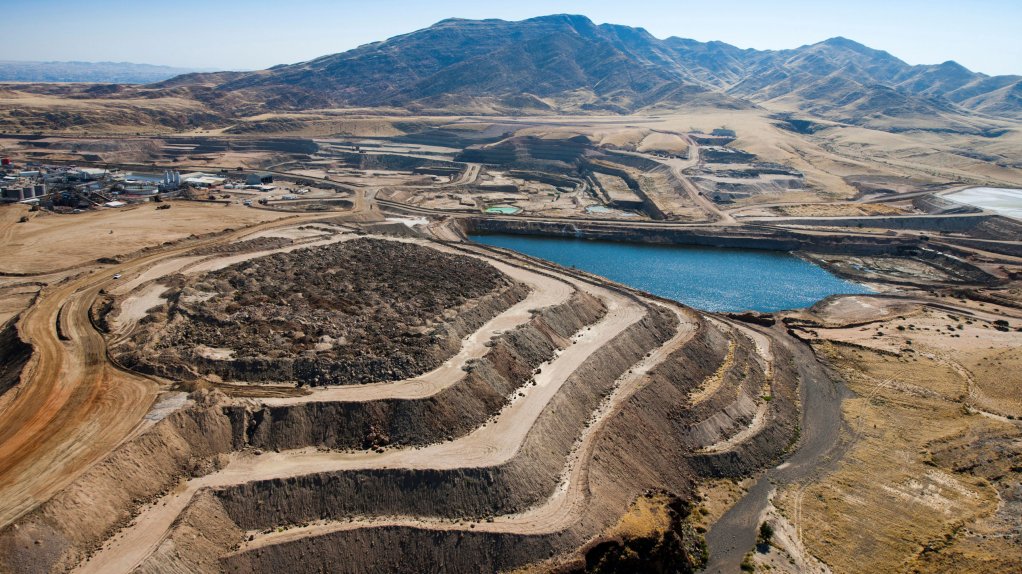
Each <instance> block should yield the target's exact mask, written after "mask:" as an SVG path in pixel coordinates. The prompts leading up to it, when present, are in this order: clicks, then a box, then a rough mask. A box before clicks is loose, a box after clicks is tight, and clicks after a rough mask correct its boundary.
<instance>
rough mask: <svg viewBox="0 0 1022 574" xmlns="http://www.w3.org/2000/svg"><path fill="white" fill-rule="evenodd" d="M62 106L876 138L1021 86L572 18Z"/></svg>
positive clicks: (837, 43) (864, 56)
mask: <svg viewBox="0 0 1022 574" xmlns="http://www.w3.org/2000/svg"><path fill="white" fill-rule="evenodd" d="M29 89H30V90H31V89H35V90H38V91H42V92H43V93H46V94H51V95H58V94H60V92H58V91H57V90H55V89H53V88H46V87H39V88H29ZM62 95H63V97H71V98H101V99H107V100H124V99H132V100H133V101H143V100H147V101H155V100H157V99H159V98H173V101H174V102H182V101H192V102H195V104H196V105H199V106H201V107H202V112H201V115H202V116H203V117H220V118H224V119H225V120H227V119H229V118H236V117H242V116H252V115H257V114H262V113H265V112H275V111H276V112H279V111H298V110H315V109H323V108H380V109H387V108H401V109H405V110H411V111H413V112H416V113H436V114H444V113H454V114H522V115H525V114H549V113H618V114H625V113H633V112H640V111H641V112H657V111H661V110H672V109H675V110H676V109H684V108H692V107H701V108H703V107H710V108H718V109H747V108H754V107H757V106H759V107H765V108H768V109H769V110H770V112H771V113H777V112H780V113H788V114H803V115H810V116H812V117H814V118H822V119H826V120H832V121H837V122H841V123H847V124H857V125H865V126H869V127H874V128H879V129H890V130H905V129H931V130H932V129H936V130H952V131H954V130H967V131H970V132H973V133H977V132H978V133H984V131H985V130H994V131H996V129H997V128H998V126H1001V125H1003V120H1005V119H1008V120H1018V119H1022V76H987V75H984V74H980V73H976V72H972V71H970V70H968V69H966V68H964V67H963V66H961V65H959V64H957V63H955V62H945V63H943V64H938V65H928V66H918V65H916V66H914V65H909V64H907V63H905V62H903V61H902V60H899V59H898V58H896V57H894V56H892V55H891V54H888V53H887V52H884V51H880V50H875V49H872V48H869V47H867V46H864V45H862V44H859V43H857V42H854V41H852V40H848V39H845V38H832V39H830V40H826V41H823V42H819V43H817V44H812V45H807V46H801V47H798V48H794V49H790V50H754V49H740V48H737V47H735V46H732V45H729V44H726V43H723V42H699V41H695V40H687V39H681V38H674V37H672V38H667V39H658V38H656V37H654V36H653V35H651V34H650V33H648V32H647V31H646V30H644V29H642V28H631V27H627V26H619V25H613V24H602V25H597V24H594V23H593V22H592V21H591V20H589V19H588V18H586V17H584V16H574V15H553V16H544V17H539V18H532V19H529V20H523V21H517V22H509V21H503V20H463V19H449V20H443V21H441V22H438V23H437V24H435V25H433V26H430V27H428V28H425V29H423V30H419V31H416V32H412V33H409V34H404V35H401V36H396V37H394V38H390V39H388V40H386V41H382V42H375V43H371V44H367V45H364V46H360V47H358V48H355V49H353V50H349V51H347V52H342V53H338V54H331V55H327V56H323V57H320V58H316V59H314V60H310V61H307V62H300V63H296V64H290V65H281V66H275V67H273V68H270V69H267V70H260V71H253V72H214V73H190V74H184V75H179V76H176V77H173V78H170V79H167V80H164V81H160V82H157V83H153V84H148V85H145V86H107V85H104V86H94V87H83V88H78V89H71V88H69V89H68V90H65V91H64V92H63V93H62ZM175 105H176V104H175ZM159 121H161V122H163V123H166V122H167V121H169V120H166V119H164V118H161V119H160V120H159ZM173 121H174V122H178V123H180V122H181V121H185V120H180V119H176V120H173ZM187 121H189V122H193V123H194V122H195V121H198V120H187ZM203 121H206V120H203ZM175 125H176V124H175Z"/></svg>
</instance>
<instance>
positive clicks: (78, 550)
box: [0, 391, 231, 573]
mask: <svg viewBox="0 0 1022 574" xmlns="http://www.w3.org/2000/svg"><path fill="white" fill-rule="evenodd" d="M193 399H194V400H195V404H194V405H192V406H191V407H189V408H186V409H183V410H181V411H178V412H176V413H174V414H172V415H170V416H169V417H167V418H165V419H163V420H162V421H160V422H158V423H157V424H156V425H155V426H154V427H153V428H152V429H150V430H149V431H148V432H146V433H144V434H142V435H140V436H139V437H137V438H135V439H133V440H131V441H129V442H127V443H125V444H124V445H123V446H121V447H120V448H118V449H117V450H116V451H114V453H113V454H112V455H111V456H110V457H108V458H107V459H106V460H104V461H103V462H101V463H99V464H97V465H96V466H94V467H93V468H92V469H90V470H89V471H88V472H86V473H85V474H83V475H82V476H81V477H80V478H78V479H77V480H75V481H74V482H73V483H71V485H70V486H68V487H67V488H66V489H64V490H63V491H61V493H60V494H58V495H57V496H55V497H53V498H52V499H50V500H49V501H47V502H46V503H45V504H43V505H42V506H40V507H39V508H38V509H36V510H35V511H33V512H32V513H31V514H29V515H27V516H26V517H24V518H22V519H20V520H18V521H17V522H16V523H15V524H12V525H11V526H8V527H7V528H5V529H3V530H2V531H0V572H23V573H32V572H54V571H56V572H60V571H64V570H66V569H70V568H71V567H72V566H74V565H75V564H77V563H78V562H79V561H81V559H82V558H84V556H85V555H86V553H87V552H88V551H90V550H91V549H92V548H95V547H96V546H97V545H98V544H100V543H101V542H102V541H103V540H105V539H106V537H107V536H108V535H109V534H110V533H112V532H113V531H114V530H115V529H117V528H118V527H120V526H121V525H123V524H124V523H125V522H126V521H127V519H128V518H129V516H130V512H131V510H132V509H133V507H134V506H136V505H138V504H141V503H144V502H146V501H149V500H152V499H155V498H156V497H157V496H158V495H159V494H160V493H162V492H164V491H166V490H168V489H170V488H171V487H172V486H173V485H174V484H175V483H176V482H177V481H178V479H179V478H180V477H182V476H188V475H192V474H201V473H203V472H205V471H208V470H209V469H210V468H209V466H210V465H211V464H213V463H214V459H215V456H216V455H217V454H219V453H225V452H229V451H230V449H231V424H230V420H229V419H228V418H227V417H226V416H224V415H223V410H222V409H221V407H220V406H219V404H218V403H219V401H220V400H221V399H222V396H218V394H217V393H207V392H206V391H200V392H199V393H197V394H195V395H193ZM37 541H38V542H37Z"/></svg>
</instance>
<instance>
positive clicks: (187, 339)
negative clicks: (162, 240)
mask: <svg viewBox="0 0 1022 574" xmlns="http://www.w3.org/2000/svg"><path fill="white" fill-rule="evenodd" d="M527 292H528V290H527V288H526V287H525V286H524V285H521V284H517V283H514V282H512V281H511V280H510V279H509V278H507V277H506V276H504V275H503V274H502V273H500V272H499V271H497V270H496V269H495V268H493V267H492V266H490V265H488V264H486V263H484V262H481V261H479V260H477V259H474V258H469V257H463V256H457V255H449V254H446V253H442V252H440V251H437V250H435V249H430V248H428V247H423V246H419V245H413V244H406V243H397V242H392V241H381V240H373V239H358V240H354V241H350V242H346V243H343V244H334V245H328V246H322V247H314V248H308V249H300V250H296V251H294V252H291V253H277V254H273V255H269V256H266V257H261V258H256V259H252V260H249V261H245V262H243V263H239V264H236V265H233V266H231V267H228V268H226V269H221V270H218V271H212V272H209V273H207V274H205V275H203V276H202V277H200V278H199V279H198V281H195V282H193V283H191V284H188V285H186V284H185V280H184V278H180V279H179V280H178V282H177V285H175V289H174V290H173V291H172V293H171V294H170V295H169V297H168V298H169V300H170V306H169V309H168V311H167V313H166V315H163V314H157V315H151V316H150V317H151V319H154V320H151V322H150V323H149V324H148V326H147V328H146V329H145V330H144V331H143V332H142V333H140V334H139V335H138V336H136V337H135V339H134V340H133V341H132V342H129V343H126V344H125V345H123V346H122V347H120V348H118V349H117V350H116V351H115V352H116V353H117V354H118V355H119V358H120V359H121V361H122V362H123V363H124V364H125V365H128V366H130V367H132V368H135V369H138V370H140V371H142V372H148V373H154V374H160V375H163V376H168V377H171V378H193V377H195V376H201V375H205V374H216V375H218V376H220V377H223V378H224V379H229V380H240V381H251V382H287V381H297V382H299V383H300V384H308V385H312V386H315V385H323V384H352V383H367V382H375V381H390V380H399V379H405V378H408V377H412V376H415V375H418V374H420V373H423V372H426V371H429V370H431V369H433V368H435V367H437V366H439V365H440V364H441V363H442V362H443V361H444V360H446V359H447V358H448V357H450V356H451V355H453V354H454V353H455V352H456V351H457V349H458V347H459V343H460V341H461V339H462V337H464V336H465V335H466V334H468V333H470V332H472V331H474V330H475V329H476V328H478V327H479V326H480V325H482V324H483V323H485V322H486V321H487V320H489V319H490V318H492V317H494V316H496V315H497V314H499V313H500V312H502V311H503V310H505V309H507V308H508V307H510V306H511V305H513V304H514V303H517V302H518V301H521V300H522V299H523V298H525V296H526V294H527Z"/></svg>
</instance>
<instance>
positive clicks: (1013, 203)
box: [944, 187, 1022, 219]
mask: <svg viewBox="0 0 1022 574" xmlns="http://www.w3.org/2000/svg"><path fill="white" fill-rule="evenodd" d="M944 197H945V198H947V199H950V200H951V201H956V202H958V203H964V204H966V205H972V206H975V207H981V208H983V209H989V210H990V211H996V212H997V213H1000V214H1001V215H1007V216H1008V217H1014V218H1015V219H1022V189H1008V188H1001V187H974V188H972V189H965V190H962V191H958V192H955V193H951V194H948V195H945V196H944Z"/></svg>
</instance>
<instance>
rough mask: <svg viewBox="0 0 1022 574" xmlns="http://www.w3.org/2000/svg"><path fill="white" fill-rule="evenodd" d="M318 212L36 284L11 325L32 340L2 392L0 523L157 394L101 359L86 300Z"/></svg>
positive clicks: (45, 494)
mask: <svg viewBox="0 0 1022 574" xmlns="http://www.w3.org/2000/svg"><path fill="white" fill-rule="evenodd" d="M316 218H320V219H322V218H323V215H322V214H316V215H313V216H298V217H295V218H285V219H280V220H276V221H272V222H267V223H262V224H257V225H255V226H252V227H248V228H246V229H243V230H239V231H234V232H230V233H227V234H224V235H221V236H219V237H215V238H212V239H208V240H205V241H201V242H195V243H189V244H188V245H186V246H184V247H171V248H169V249H165V250H160V251H158V252H156V253H152V254H149V255H144V256H142V257H139V258H137V259H134V260H131V261H129V262H126V263H121V264H117V265H113V266H105V267H100V268H97V267H96V266H85V267H83V269H82V273H80V274H79V275H77V276H74V277H71V278H69V279H66V280H64V281H63V282H60V283H57V284H55V285H53V286H51V287H47V288H44V289H43V291H42V292H41V293H40V296H39V298H38V300H37V301H36V303H35V304H34V305H33V306H32V307H31V308H29V309H28V310H27V311H26V312H25V313H24V315H23V316H22V318H21V320H20V321H19V323H18V325H19V332H20V334H21V336H22V338H23V339H24V340H25V341H26V343H28V344H30V345H31V346H32V349H33V351H32V357H31V359H30V360H29V363H28V365H26V367H25V369H24V371H23V372H22V375H21V382H20V384H19V385H18V386H17V387H16V388H15V389H12V390H11V391H10V392H13V393H15V396H14V397H13V398H12V399H11V400H10V401H9V402H8V403H7V404H6V406H5V407H4V408H3V410H2V411H0V460H2V461H3V465H2V466H0V527H3V526H6V525H8V524H10V523H12V522H13V521H15V520H17V518H18V517H19V516H21V515H23V514H25V513H26V512H29V511H30V510H32V509H33V508H35V507H36V506H37V505H38V504H40V503H42V502H44V501H45V500H47V499H49V498H50V497H52V496H53V495H54V494H56V493H57V492H59V491H60V490H61V489H63V488H64V487H65V486H67V484H68V483H70V482H71V481H72V480H73V479H74V478H75V477H77V476H78V475H80V474H81V473H82V472H84V471H85V470H86V469H87V468H88V467H89V466H91V465H92V464H94V463H96V462H98V461H99V460H101V459H102V458H103V457H105V456H106V455H107V454H108V453H110V452H111V451H112V450H113V449H114V448H115V447H116V446H117V445H118V444H120V443H121V442H122V441H123V440H124V439H125V438H126V437H127V436H129V435H131V434H132V432H133V431H134V430H135V429H136V428H137V427H138V426H139V425H140V424H142V421H143V417H144V416H145V414H146V413H147V412H148V410H149V408H150V407H151V406H152V404H153V401H154V399H155V398H156V394H157V390H158V385H157V383H156V382H155V381H153V380H150V379H148V378H146V377H143V376H140V375H138V374H135V373H132V372H129V371H125V370H122V369H120V368H118V367H116V366H115V365H113V364H112V363H111V362H110V361H109V360H108V357H107V352H106V342H105V341H104V339H103V337H102V335H100V333H99V332H97V331H96V329H95V328H94V326H93V325H92V323H91V321H90V318H89V309H90V307H91V305H92V303H93V301H94V300H95V298H96V296H97V295H98V293H99V291H100V290H101V289H103V288H104V287H105V286H107V285H109V283H110V281H111V279H112V278H113V276H114V275H115V274H119V273H120V274H125V273H129V272H132V271H134V270H138V269H141V268H144V267H145V266H148V265H151V264H154V263H156V262H158V261H160V260H162V259H164V258H167V257H172V256H175V255H179V254H181V253H183V252H185V251H188V250H191V249H194V248H197V247H202V246H206V245H216V244H221V243H227V242H231V241H234V240H236V239H237V238H238V237H241V236H244V235H247V234H250V233H253V232H256V231H259V230H263V229H270V228H273V227H277V226H283V225H293V224H295V222H296V221H304V220H309V219H316ZM58 323H59V326H58ZM58 329H59V331H58ZM62 337H63V338H62Z"/></svg>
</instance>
